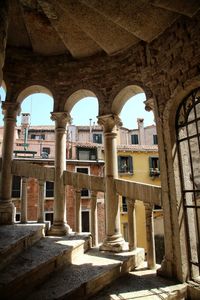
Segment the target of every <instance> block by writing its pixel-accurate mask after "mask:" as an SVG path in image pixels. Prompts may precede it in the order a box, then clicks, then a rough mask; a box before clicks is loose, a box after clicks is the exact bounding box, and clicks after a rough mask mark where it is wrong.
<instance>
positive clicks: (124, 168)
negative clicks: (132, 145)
mask: <svg viewBox="0 0 200 300" xmlns="http://www.w3.org/2000/svg"><path fill="white" fill-rule="evenodd" d="M118 172H119V173H131V174H133V159H132V156H118Z"/></svg>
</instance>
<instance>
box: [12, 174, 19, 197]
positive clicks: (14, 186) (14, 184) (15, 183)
mask: <svg viewBox="0 0 200 300" xmlns="http://www.w3.org/2000/svg"><path fill="white" fill-rule="evenodd" d="M20 196H21V177H20V176H13V179H12V198H20Z"/></svg>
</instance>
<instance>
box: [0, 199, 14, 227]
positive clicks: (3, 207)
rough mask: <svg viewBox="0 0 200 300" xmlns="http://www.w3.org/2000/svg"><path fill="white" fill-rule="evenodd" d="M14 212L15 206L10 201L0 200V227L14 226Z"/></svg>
mask: <svg viewBox="0 0 200 300" xmlns="http://www.w3.org/2000/svg"><path fill="white" fill-rule="evenodd" d="M15 211H16V209H15V206H14V204H13V203H12V201H11V200H7V201H4V200H0V225H11V224H14V221H15Z"/></svg>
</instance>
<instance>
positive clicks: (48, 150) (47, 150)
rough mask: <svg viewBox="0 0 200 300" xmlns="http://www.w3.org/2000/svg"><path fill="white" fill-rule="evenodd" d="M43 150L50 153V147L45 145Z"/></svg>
mask: <svg viewBox="0 0 200 300" xmlns="http://www.w3.org/2000/svg"><path fill="white" fill-rule="evenodd" d="M42 152H46V153H48V154H50V148H49V147H43V148H42Z"/></svg>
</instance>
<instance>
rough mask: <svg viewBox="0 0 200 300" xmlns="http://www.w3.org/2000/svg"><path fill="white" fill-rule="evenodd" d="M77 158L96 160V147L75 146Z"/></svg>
mask: <svg viewBox="0 0 200 300" xmlns="http://www.w3.org/2000/svg"><path fill="white" fill-rule="evenodd" d="M77 158H78V159H79V160H96V159H97V149H96V148H77Z"/></svg>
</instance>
